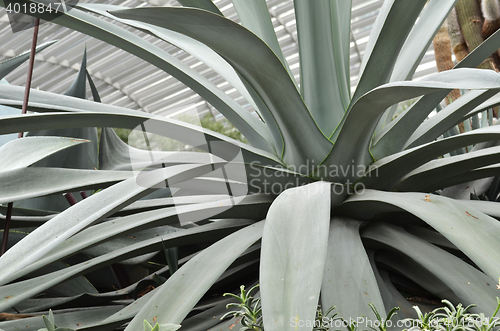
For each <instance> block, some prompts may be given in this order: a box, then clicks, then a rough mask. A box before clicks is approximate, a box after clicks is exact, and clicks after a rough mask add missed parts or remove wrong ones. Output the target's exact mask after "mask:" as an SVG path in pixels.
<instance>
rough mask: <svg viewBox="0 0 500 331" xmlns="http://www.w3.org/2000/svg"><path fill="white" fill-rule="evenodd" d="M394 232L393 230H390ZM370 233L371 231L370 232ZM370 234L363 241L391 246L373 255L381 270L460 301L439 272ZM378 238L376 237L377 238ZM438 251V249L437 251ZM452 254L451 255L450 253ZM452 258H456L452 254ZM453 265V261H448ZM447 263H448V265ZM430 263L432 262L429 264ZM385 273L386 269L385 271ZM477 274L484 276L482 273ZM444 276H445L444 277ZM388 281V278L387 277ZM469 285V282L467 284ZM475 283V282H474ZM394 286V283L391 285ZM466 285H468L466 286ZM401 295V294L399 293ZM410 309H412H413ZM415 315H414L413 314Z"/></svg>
mask: <svg viewBox="0 0 500 331" xmlns="http://www.w3.org/2000/svg"><path fill="white" fill-rule="evenodd" d="M369 232H370V231H369ZM392 232H394V231H392ZM370 234H371V233H370ZM370 234H369V235H368V237H367V238H366V239H365V242H367V243H370V245H372V246H378V247H381V248H391V251H388V250H385V249H382V250H378V251H377V252H376V255H375V259H376V261H377V264H379V265H380V266H381V267H382V268H384V269H382V270H383V271H384V270H385V269H387V270H390V271H391V272H393V273H394V272H395V273H396V274H400V275H403V277H405V278H408V280H409V281H412V282H414V283H415V287H418V286H420V287H421V288H422V292H424V291H425V292H428V293H429V294H428V295H437V296H439V297H442V298H449V300H452V301H454V302H461V301H460V300H461V299H460V298H459V297H458V296H457V294H455V293H454V292H453V290H452V289H450V287H449V286H448V285H447V284H446V283H445V281H446V279H445V280H443V279H442V277H440V276H441V275H440V272H439V271H437V272H436V273H437V275H436V274H434V273H433V272H432V271H431V270H432V269H427V268H425V267H422V266H421V265H419V264H418V263H417V262H415V261H413V260H411V259H410V258H408V256H406V255H404V254H403V253H401V252H399V251H394V250H392V245H391V244H392V241H393V240H391V241H390V242H389V245H391V246H389V245H383V243H381V242H378V241H374V240H371V238H370ZM406 236H407V234H405V235H404V236H403V238H406ZM377 239H378V238H377ZM426 246H427V245H424V246H423V247H424V249H428V247H426ZM438 252H439V251H438ZM438 254H439V256H441V257H443V255H444V254H443V253H442V252H439V253H438ZM452 256H453V255H452ZM453 258H456V257H455V256H453ZM450 264H451V265H453V263H450ZM450 264H449V265H450ZM431 265H432V264H431ZM426 267H428V265H426ZM455 267H456V268H458V269H459V270H460V269H463V265H461V264H460V263H459V264H458V265H455ZM477 272H478V271H477V270H475V272H474V273H477ZM386 273H387V271H386ZM479 274H480V275H481V276H482V277H484V274H481V272H479ZM445 278H446V277H445ZM388 280H389V283H390V278H389V279H388ZM467 285H469V284H467ZM475 285H476V284H475ZM393 286H394V285H393ZM467 287H468V286H467ZM400 295H401V294H400ZM404 300H405V301H406V302H407V303H409V302H408V301H407V300H406V299H404ZM410 310H412V311H413V309H411V307H410ZM413 313H415V312H413ZM415 317H416V316H415Z"/></svg>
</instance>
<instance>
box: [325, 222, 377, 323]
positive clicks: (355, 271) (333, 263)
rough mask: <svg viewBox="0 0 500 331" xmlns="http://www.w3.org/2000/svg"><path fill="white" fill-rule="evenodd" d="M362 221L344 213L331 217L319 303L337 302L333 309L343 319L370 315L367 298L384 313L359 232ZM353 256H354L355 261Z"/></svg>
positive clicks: (331, 303) (327, 304)
mask: <svg viewBox="0 0 500 331" xmlns="http://www.w3.org/2000/svg"><path fill="white" fill-rule="evenodd" d="M361 223H362V222H359V221H356V220H353V219H349V218H346V217H333V218H332V220H331V224H330V234H329V238H328V253H327V257H326V265H325V269H324V275H323V284H322V286H321V304H322V307H331V306H333V305H336V307H337V309H336V310H335V311H336V312H338V313H339V316H342V317H343V318H344V319H346V320H350V319H351V318H352V319H353V320H356V319H357V317H358V316H369V315H371V309H370V308H369V306H368V303H370V302H372V303H373V304H375V306H376V307H377V309H378V311H379V313H380V314H382V315H384V316H385V315H386V312H385V307H384V302H383V301H382V297H381V293H380V290H379V287H378V285H377V280H376V278H375V275H374V272H373V270H372V269H371V267H370V262H369V260H368V256H367V254H366V251H365V248H364V247H363V243H362V242H361V237H360V235H359V227H360V225H361ZM352 256H355V257H356V259H355V261H353V259H352V258H351V257H352ZM339 303H342V304H339Z"/></svg>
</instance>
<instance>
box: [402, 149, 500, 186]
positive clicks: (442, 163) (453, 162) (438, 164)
mask: <svg viewBox="0 0 500 331" xmlns="http://www.w3.org/2000/svg"><path fill="white" fill-rule="evenodd" d="M499 154H500V147H491V148H486V149H482V150H478V151H472V152H469V153H467V154H462V155H457V156H452V157H447V158H443V159H438V160H433V161H430V162H427V163H426V164H424V165H423V166H420V167H418V168H416V169H415V170H413V171H411V172H409V173H408V174H407V175H406V176H404V177H403V178H402V179H401V180H400V181H399V183H398V184H396V186H395V188H394V189H395V190H397V191H421V190H424V191H427V188H428V187H429V186H433V185H435V183H436V182H438V181H443V180H445V179H447V178H449V177H452V176H456V175H459V174H463V173H465V172H468V171H470V170H473V169H476V168H479V167H484V166H488V165H491V164H494V163H496V162H498V160H499ZM463 181H467V179H465V178H464V180H463Z"/></svg>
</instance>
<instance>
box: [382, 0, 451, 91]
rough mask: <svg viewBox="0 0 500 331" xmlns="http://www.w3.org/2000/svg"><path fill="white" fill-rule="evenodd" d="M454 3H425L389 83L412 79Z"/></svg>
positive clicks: (446, 0)
mask: <svg viewBox="0 0 500 331" xmlns="http://www.w3.org/2000/svg"><path fill="white" fill-rule="evenodd" d="M456 2H457V0H445V1H443V0H431V1H429V2H428V3H427V5H426V6H425V8H424V9H423V10H422V13H421V14H420V17H419V19H418V20H417V22H416V23H415V25H414V26H413V28H412V29H411V32H410V34H409V35H408V37H407V38H406V41H405V44H404V45H403V48H402V49H401V51H400V53H399V55H398V58H397V60H396V63H395V65H394V70H393V72H392V76H391V80H390V81H391V82H395V81H401V80H408V79H411V78H412V76H413V74H414V73H415V70H416V69H417V67H418V65H419V64H420V61H421V60H422V58H423V57H424V55H425V53H426V52H427V50H428V49H429V46H430V44H431V43H432V40H433V38H434V36H435V35H436V33H437V32H438V30H439V28H440V27H441V26H442V25H443V23H444V21H445V20H446V18H447V17H448V14H449V13H450V11H451V10H452V9H453V7H454V6H455V3H456Z"/></svg>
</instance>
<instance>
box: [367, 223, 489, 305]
mask: <svg viewBox="0 0 500 331" xmlns="http://www.w3.org/2000/svg"><path fill="white" fill-rule="evenodd" d="M362 237H363V238H365V239H370V240H375V241H377V242H379V243H381V244H382V245H384V246H389V247H391V248H393V249H396V250H397V251H399V252H401V253H403V254H405V255H406V256H408V257H409V258H410V260H413V261H415V262H417V264H418V265H419V266H420V267H419V268H413V269H412V270H413V272H410V273H408V274H406V276H407V277H409V278H410V279H411V278H413V276H412V273H415V274H419V273H420V269H421V268H423V269H424V271H422V273H423V274H425V273H426V272H430V273H431V274H433V275H435V276H436V277H437V278H438V279H440V280H441V282H442V283H443V285H444V286H446V287H449V288H450V289H451V292H452V293H453V294H455V295H456V296H457V297H458V298H459V299H460V302H462V303H466V304H470V303H472V302H474V303H476V304H478V305H479V310H481V311H485V310H487V309H489V307H491V306H494V304H495V301H496V300H495V295H494V290H493V287H494V286H495V282H494V280H493V279H492V278H490V277H488V276H486V275H485V274H483V273H482V272H480V271H479V270H477V269H475V268H474V267H472V266H471V265H469V264H468V263H466V262H464V261H462V260H461V259H459V258H458V257H456V256H454V255H452V254H450V253H448V252H446V251H445V250H443V249H440V248H438V247H436V246H434V245H432V244H430V243H428V242H426V241H425V240H422V239H420V238H418V237H416V236H413V235H411V234H409V233H408V232H406V231H404V230H403V229H401V228H400V227H397V226H395V225H391V224H387V223H379V224H377V225H376V226H373V227H371V226H370V227H368V228H366V229H364V230H363V231H362ZM431 256H432V258H429V257H431ZM415 280H416V281H417V280H418V279H415ZM418 284H419V285H420V286H422V287H424V288H426V289H428V290H432V286H435V285H434V284H435V283H434V284H433V282H432V281H431V282H428V283H427V282H425V283H424V282H418ZM434 294H436V295H437V296H439V297H442V295H443V293H434Z"/></svg>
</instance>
